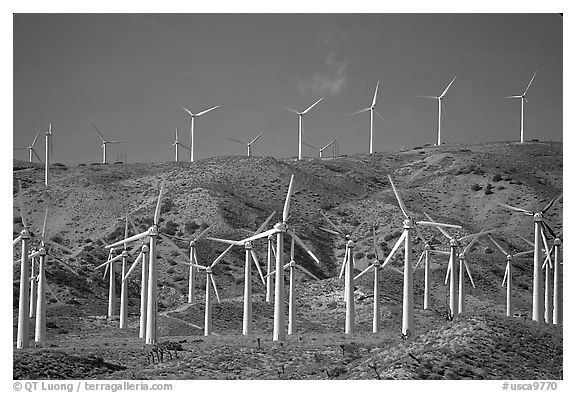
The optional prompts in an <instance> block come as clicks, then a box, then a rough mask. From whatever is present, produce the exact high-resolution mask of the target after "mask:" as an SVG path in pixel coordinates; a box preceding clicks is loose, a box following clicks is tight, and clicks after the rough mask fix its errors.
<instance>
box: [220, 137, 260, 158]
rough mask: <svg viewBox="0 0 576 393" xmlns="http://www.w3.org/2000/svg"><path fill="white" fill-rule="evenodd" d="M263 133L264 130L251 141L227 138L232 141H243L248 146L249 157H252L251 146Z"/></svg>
mask: <svg viewBox="0 0 576 393" xmlns="http://www.w3.org/2000/svg"><path fill="white" fill-rule="evenodd" d="M262 134H264V132H261V133H260V134H258V136H257V137H256V138H254V139H252V140H251V141H250V142H243V141H241V140H238V139H234V138H226V139H228V140H231V141H232V142H237V143H241V144H243V145H246V146H247V147H248V157H250V147H251V146H252V144H253V143H254V142H256V140H258V138H260V137H261V136H262Z"/></svg>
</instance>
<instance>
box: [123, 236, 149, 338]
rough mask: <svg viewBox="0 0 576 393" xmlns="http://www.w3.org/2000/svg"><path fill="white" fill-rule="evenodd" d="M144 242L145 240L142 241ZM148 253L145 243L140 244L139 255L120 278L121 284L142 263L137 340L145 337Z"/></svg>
mask: <svg viewBox="0 0 576 393" xmlns="http://www.w3.org/2000/svg"><path fill="white" fill-rule="evenodd" d="M144 240H146V239H144ZM149 252H150V249H149V248H148V245H146V243H145V242H143V243H142V248H141V251H140V254H138V256H137V257H136V259H135V260H134V262H133V263H132V266H130V269H129V270H128V272H127V273H126V275H124V276H123V277H122V283H123V284H124V281H126V280H128V277H129V276H130V274H132V271H133V270H134V269H135V268H136V266H138V264H139V263H142V273H141V281H140V332H139V338H145V337H146V319H147V318H146V315H147V299H148V265H147V262H146V261H147V259H146V255H148V253H149Z"/></svg>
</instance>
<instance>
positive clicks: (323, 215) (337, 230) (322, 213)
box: [318, 210, 346, 238]
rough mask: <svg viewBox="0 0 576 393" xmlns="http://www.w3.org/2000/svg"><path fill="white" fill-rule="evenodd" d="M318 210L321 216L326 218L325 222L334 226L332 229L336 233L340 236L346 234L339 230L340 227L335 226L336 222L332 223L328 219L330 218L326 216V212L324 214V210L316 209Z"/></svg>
mask: <svg viewBox="0 0 576 393" xmlns="http://www.w3.org/2000/svg"><path fill="white" fill-rule="evenodd" d="M318 211H319V212H320V214H321V215H322V217H324V219H325V220H326V222H327V223H328V224H329V225H330V226H331V227H332V228H334V230H335V231H336V232H337V233H338V234H340V235H341V236H342V237H344V238H346V234H345V233H344V232H342V230H340V228H338V227H337V226H336V224H334V223H333V222H332V220H330V219H329V218H328V216H327V215H326V214H324V212H323V211H322V210H318ZM332 233H333V232H332Z"/></svg>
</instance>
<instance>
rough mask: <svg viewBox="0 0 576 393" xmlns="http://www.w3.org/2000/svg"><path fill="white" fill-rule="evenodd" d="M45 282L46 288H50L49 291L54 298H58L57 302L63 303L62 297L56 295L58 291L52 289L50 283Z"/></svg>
mask: <svg viewBox="0 0 576 393" xmlns="http://www.w3.org/2000/svg"><path fill="white" fill-rule="evenodd" d="M45 284H46V289H47V290H48V292H50V295H52V297H53V298H54V299H56V302H57V303H62V302H61V301H60V299H59V298H58V296H56V292H54V290H53V289H52V287H51V286H50V285H49V284H48V283H45Z"/></svg>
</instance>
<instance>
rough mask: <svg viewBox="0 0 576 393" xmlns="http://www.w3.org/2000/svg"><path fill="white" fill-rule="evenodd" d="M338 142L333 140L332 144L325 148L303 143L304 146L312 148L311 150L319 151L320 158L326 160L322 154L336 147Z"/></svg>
mask: <svg viewBox="0 0 576 393" xmlns="http://www.w3.org/2000/svg"><path fill="white" fill-rule="evenodd" d="M336 141H337V139H333V140H331V141H330V143H328V144H327V145H326V146H324V147H317V146H314V145H311V144H309V143H306V142H302V144H303V145H306V146H308V147H309V148H311V149H314V150H318V152H319V158H320V159H322V158H325V157H322V153H324V150H326V149H327V148H329V147H330V146H334V144H335V143H336Z"/></svg>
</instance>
